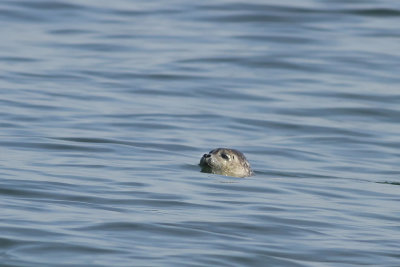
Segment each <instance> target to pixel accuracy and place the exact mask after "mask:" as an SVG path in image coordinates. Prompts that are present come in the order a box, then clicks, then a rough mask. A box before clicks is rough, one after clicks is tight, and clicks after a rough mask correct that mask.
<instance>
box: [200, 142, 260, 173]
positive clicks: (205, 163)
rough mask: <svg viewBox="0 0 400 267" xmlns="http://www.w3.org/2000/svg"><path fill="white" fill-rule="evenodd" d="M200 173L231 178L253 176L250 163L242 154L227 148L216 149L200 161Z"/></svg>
mask: <svg viewBox="0 0 400 267" xmlns="http://www.w3.org/2000/svg"><path fill="white" fill-rule="evenodd" d="M199 165H200V166H201V171H202V172H207V173H214V174H220V175H225V176H233V177H240V178H243V177H248V176H251V175H253V171H252V170H251V167H250V163H249V162H248V161H247V159H246V157H245V156H244V155H243V153H242V152H240V151H238V150H235V149H229V148H216V149H213V150H211V151H210V152H209V153H208V154H204V155H203V157H202V158H201V159H200V164H199Z"/></svg>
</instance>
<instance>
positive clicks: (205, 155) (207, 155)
mask: <svg viewBox="0 0 400 267" xmlns="http://www.w3.org/2000/svg"><path fill="white" fill-rule="evenodd" d="M209 157H211V155H210V154H204V155H203V158H209Z"/></svg>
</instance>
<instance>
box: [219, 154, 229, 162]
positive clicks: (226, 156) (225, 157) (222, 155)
mask: <svg viewBox="0 0 400 267" xmlns="http://www.w3.org/2000/svg"><path fill="white" fill-rule="evenodd" d="M221 157H223V158H224V159H226V160H230V158H229V156H228V155H227V154H225V153H222V154H221Z"/></svg>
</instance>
